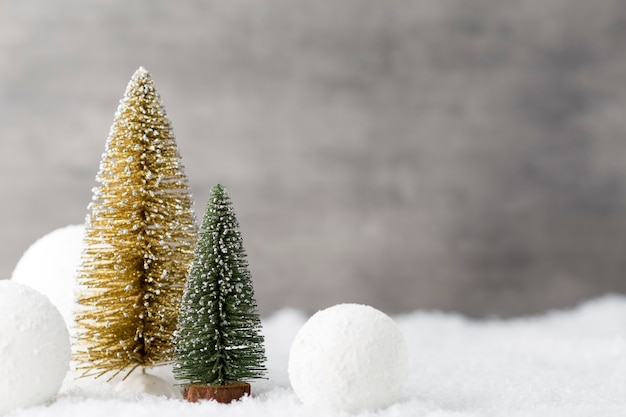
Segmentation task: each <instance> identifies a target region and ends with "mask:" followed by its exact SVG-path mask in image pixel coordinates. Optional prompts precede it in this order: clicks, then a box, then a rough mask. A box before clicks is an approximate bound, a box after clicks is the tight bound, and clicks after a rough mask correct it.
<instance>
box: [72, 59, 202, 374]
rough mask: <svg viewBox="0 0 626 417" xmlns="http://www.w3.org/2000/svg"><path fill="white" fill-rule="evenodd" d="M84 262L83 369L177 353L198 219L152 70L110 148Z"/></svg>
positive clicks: (79, 326) (122, 115)
mask: <svg viewBox="0 0 626 417" xmlns="http://www.w3.org/2000/svg"><path fill="white" fill-rule="evenodd" d="M96 179H97V181H98V182H99V185H98V186H97V187H96V188H94V194H93V200H92V202H91V204H90V206H89V208H90V213H89V215H88V216H87V221H86V227H85V229H86V232H85V250H84V252H83V255H82V262H81V266H80V268H79V271H78V282H79V284H80V286H81V291H80V294H79V295H78V305H79V309H78V312H77V314H76V318H75V321H76V330H77V335H76V349H75V352H74V359H75V360H76V361H77V362H78V369H80V370H82V371H83V372H84V375H95V376H101V375H104V374H106V373H109V372H111V373H112V376H111V378H113V377H114V376H115V375H117V374H118V373H119V372H122V371H124V370H126V371H128V373H130V372H132V370H133V369H135V368H137V367H142V368H144V369H145V368H146V367H151V366H154V365H158V364H160V363H163V362H171V361H172V360H173V356H174V343H173V342H174V332H175V330H176V324H177V322H178V313H179V311H180V302H181V300H182V295H183V290H184V286H185V281H186V279H187V275H188V272H189V266H190V264H191V261H192V259H193V250H194V247H195V244H196V241H197V226H196V220H195V216H194V212H193V202H192V198H191V193H190V191H189V186H188V184H187V177H186V175H185V173H184V170H183V166H182V164H181V158H180V155H179V153H178V149H177V147H176V141H175V138H174V134H173V132H172V128H171V124H170V122H169V120H168V119H167V116H166V115H165V110H164V109H163V106H162V104H161V100H160V98H159V95H158V93H157V92H156V90H155V87H154V83H153V81H152V77H151V76H150V74H149V73H148V71H146V70H145V69H143V68H139V69H138V70H137V71H136V72H135V74H134V75H133V77H132V79H131V80H130V82H129V83H128V87H127V88H126V92H125V94H124V98H123V99H122V100H121V101H120V104H119V107H118V109H117V113H116V114H115V120H114V122H113V125H112V126H111V131H110V133H109V138H108V140H107V143H106V150H105V152H104V154H103V155H102V161H101V163H100V171H99V173H98V176H97V178H96Z"/></svg>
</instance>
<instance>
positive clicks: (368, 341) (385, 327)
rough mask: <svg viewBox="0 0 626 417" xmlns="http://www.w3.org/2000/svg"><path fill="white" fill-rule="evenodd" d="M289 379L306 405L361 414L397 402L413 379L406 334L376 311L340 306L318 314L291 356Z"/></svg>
mask: <svg viewBox="0 0 626 417" xmlns="http://www.w3.org/2000/svg"><path fill="white" fill-rule="evenodd" d="M288 371H289V380H290V381H291V386H292V388H293V390H294V391H295V393H296V395H297V396H298V397H299V398H300V400H301V401H302V403H304V404H305V405H307V406H311V407H316V408H324V409H331V410H337V411H347V412H358V411H364V410H374V409H379V408H383V407H386V406H388V405H391V404H392V403H394V402H396V401H397V400H398V399H399V398H400V397H401V395H402V389H403V386H404V384H405V382H406V379H407V376H408V352H407V346H406V341H405V339H404V335H403V334H402V332H401V331H400V329H399V328H398V326H397V325H396V324H395V323H394V322H393V320H392V319H391V318H390V317H389V316H387V315H386V314H384V313H382V312H381V311H379V310H376V309H375V308H373V307H370V306H366V305H361V304H339V305H336V306H333V307H330V308H327V309H325V310H322V311H319V312H317V313H316V314H314V315H313V316H312V317H311V318H310V319H309V320H308V321H307V322H306V323H305V324H304V326H303V327H302V328H301V329H300V331H299V332H298V333H297V335H296V337H295V339H294V341H293V344H292V345H291V351H290V353H289V369H288Z"/></svg>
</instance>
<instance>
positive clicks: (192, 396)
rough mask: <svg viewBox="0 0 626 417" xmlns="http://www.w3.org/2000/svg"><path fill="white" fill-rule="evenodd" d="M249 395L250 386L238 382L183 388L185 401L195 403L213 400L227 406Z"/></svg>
mask: <svg viewBox="0 0 626 417" xmlns="http://www.w3.org/2000/svg"><path fill="white" fill-rule="evenodd" d="M244 395H250V384H248V383H247V382H238V383H236V384H232V385H189V386H188V387H185V391H184V396H185V400H187V401H189V402H192V403H195V402H198V401H199V400H215V401H217V402H220V403H224V404H227V403H229V402H231V401H234V400H238V399H240V398H241V397H243V396H244Z"/></svg>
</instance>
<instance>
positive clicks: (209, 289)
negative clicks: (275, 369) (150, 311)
mask: <svg viewBox="0 0 626 417" xmlns="http://www.w3.org/2000/svg"><path fill="white" fill-rule="evenodd" d="M238 229H239V223H238V221H237V218H236V216H235V213H234V211H233V208H232V205H231V201H230V198H229V197H228V194H227V192H226V189H225V188H224V187H223V186H222V185H219V184H218V185H216V186H215V187H214V188H213V190H212V192H211V197H210V198H209V202H208V205H207V209H206V214H205V216H204V220H203V223H202V227H201V230H200V235H199V241H198V244H197V246H196V250H195V255H194V260H193V262H192V266H191V270H190V273H189V278H188V280H187V284H186V286H185V292H184V295H183V302H182V308H181V313H180V318H179V324H178V330H177V332H176V336H175V339H176V341H175V343H176V347H175V364H174V375H175V377H176V379H177V380H180V381H181V382H182V384H183V385H185V386H187V388H186V392H188V390H189V388H190V387H194V386H196V387H198V386H201V387H206V386H210V387H213V388H214V387H220V386H233V385H237V384H238V383H240V382H243V381H245V380H249V379H254V378H262V377H263V376H264V374H265V372H266V369H265V360H266V359H265V349H264V346H263V336H262V335H261V321H260V318H259V314H258V310H257V305H256V301H255V299H254V289H253V286H252V278H251V275H250V272H249V270H248V263H247V261H246V254H245V251H244V248H243V243H242V239H241V234H240V232H239V230H238ZM245 385H247V384H245ZM210 391H212V392H215V393H216V392H217V390H216V389H212V390H210ZM246 392H247V393H249V385H248V390H247V391H246ZM191 395H192V397H193V395H194V394H191ZM211 395H212V394H211ZM186 398H187V399H188V400H189V401H194V398H190V397H189V396H187V395H186ZM212 398H215V399H217V400H218V401H221V400H220V399H219V398H216V397H212ZM231 399H232V398H229V399H227V400H226V401H222V402H229V401H230V400H231Z"/></svg>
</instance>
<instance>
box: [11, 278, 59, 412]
mask: <svg viewBox="0 0 626 417" xmlns="http://www.w3.org/2000/svg"><path fill="white" fill-rule="evenodd" d="M0 318H2V319H1V320H0V415H1V414H4V413H7V412H9V411H11V410H13V409H16V408H22V407H28V406H32V405H37V404H41V403H43V402H46V401H48V400H50V399H52V398H53V397H54V396H55V395H56V394H57V393H58V392H59V389H60V387H61V384H62V383H63V379H64V378H65V375H66V373H67V371H68V368H69V362H70V337H69V334H68V331H67V328H66V327H65V322H64V321H63V318H62V317H61V314H60V313H59V311H58V310H57V309H56V308H55V307H54V305H52V303H51V302H50V300H48V299H47V298H46V297H45V296H44V295H43V294H40V293H39V292H37V291H35V290H34V289H32V288H29V287H27V286H25V285H22V284H18V283H16V282H12V281H8V280H1V281H0Z"/></svg>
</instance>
